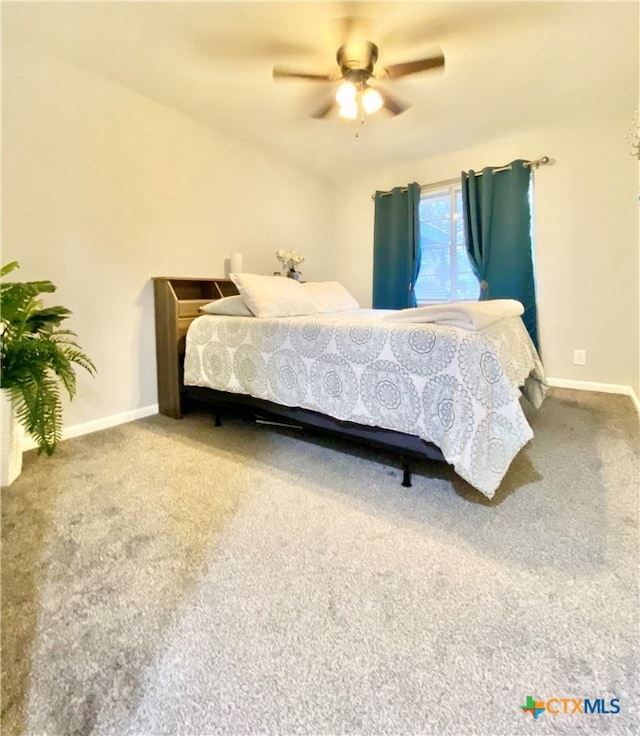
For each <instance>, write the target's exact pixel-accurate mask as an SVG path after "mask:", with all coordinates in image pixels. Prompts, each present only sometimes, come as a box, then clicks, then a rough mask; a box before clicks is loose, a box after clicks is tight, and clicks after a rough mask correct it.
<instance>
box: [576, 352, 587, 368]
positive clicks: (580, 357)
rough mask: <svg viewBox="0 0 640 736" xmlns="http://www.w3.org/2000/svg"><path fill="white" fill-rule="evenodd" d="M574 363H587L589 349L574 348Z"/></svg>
mask: <svg viewBox="0 0 640 736" xmlns="http://www.w3.org/2000/svg"><path fill="white" fill-rule="evenodd" d="M573 364H574V365H586V364H587V351H586V350H574V351H573Z"/></svg>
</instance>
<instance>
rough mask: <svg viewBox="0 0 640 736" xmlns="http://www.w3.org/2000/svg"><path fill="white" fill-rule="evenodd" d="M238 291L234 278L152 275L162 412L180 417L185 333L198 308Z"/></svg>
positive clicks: (159, 398) (197, 313)
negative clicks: (231, 279) (232, 279)
mask: <svg viewBox="0 0 640 736" xmlns="http://www.w3.org/2000/svg"><path fill="white" fill-rule="evenodd" d="M237 293H238V290H237V289H236V286H235V284H234V283H233V281H230V280H229V279H224V278H212V279H203V278H189V277H185V276H175V277H172V276H155V277H154V278H153V295H154V303H155V318H156V360H157V371H158V406H159V409H160V413H161V414H166V415H167V416H170V417H174V418H176V419H179V418H180V417H181V416H182V408H181V398H182V391H183V388H184V386H183V382H182V366H183V362H184V344H185V335H186V334H187V329H188V327H189V325H190V324H191V322H192V321H193V320H194V319H195V318H196V317H197V316H198V315H199V314H200V307H202V306H204V305H205V304H207V303H208V302H211V301H214V300H215V299H221V298H222V297H225V296H234V295H235V294H237Z"/></svg>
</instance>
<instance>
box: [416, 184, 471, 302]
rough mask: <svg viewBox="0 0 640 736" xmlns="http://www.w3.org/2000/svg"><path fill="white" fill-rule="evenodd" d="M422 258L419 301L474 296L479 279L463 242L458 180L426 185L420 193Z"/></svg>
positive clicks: (453, 299) (460, 192)
mask: <svg viewBox="0 0 640 736" xmlns="http://www.w3.org/2000/svg"><path fill="white" fill-rule="evenodd" d="M420 244H421V246H422V261H421V265H420V274H419V276H418V281H417V283H416V299H417V301H418V304H419V305H420V304H428V303H430V302H450V301H457V300H463V299H469V300H471V299H473V300H477V299H478V295H479V286H478V280H477V279H476V277H475V276H474V274H473V271H472V270H471V266H470V265H469V258H468V256H467V251H466V248H465V245H464V231H463V222H462V191H461V187H460V184H457V183H452V184H450V185H444V186H443V185H440V186H438V187H437V188H436V187H434V188H425V189H423V190H422V192H421V194H420Z"/></svg>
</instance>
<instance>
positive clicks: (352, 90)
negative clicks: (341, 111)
mask: <svg viewBox="0 0 640 736" xmlns="http://www.w3.org/2000/svg"><path fill="white" fill-rule="evenodd" d="M356 94H357V89H356V85H355V84H354V83H353V82H349V81H346V82H343V83H342V84H341V85H340V86H339V87H338V91H337V92H336V102H337V103H338V104H339V105H340V106H342V105H349V104H352V103H355V101H356Z"/></svg>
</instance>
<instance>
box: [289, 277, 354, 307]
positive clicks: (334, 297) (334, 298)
mask: <svg viewBox="0 0 640 736" xmlns="http://www.w3.org/2000/svg"><path fill="white" fill-rule="evenodd" d="M302 286H303V287H304V288H305V289H306V290H307V291H308V292H309V293H310V294H311V296H312V297H313V301H314V302H315V305H316V307H317V309H318V312H320V313H321V314H326V313H329V312H344V310H345V309H358V308H359V307H360V305H359V304H358V302H357V301H356V300H355V299H354V298H353V296H351V294H350V293H349V292H348V291H347V290H346V289H345V287H344V286H343V285H342V284H341V283H340V282H339V281H309V282H307V283H306V284H302Z"/></svg>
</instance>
